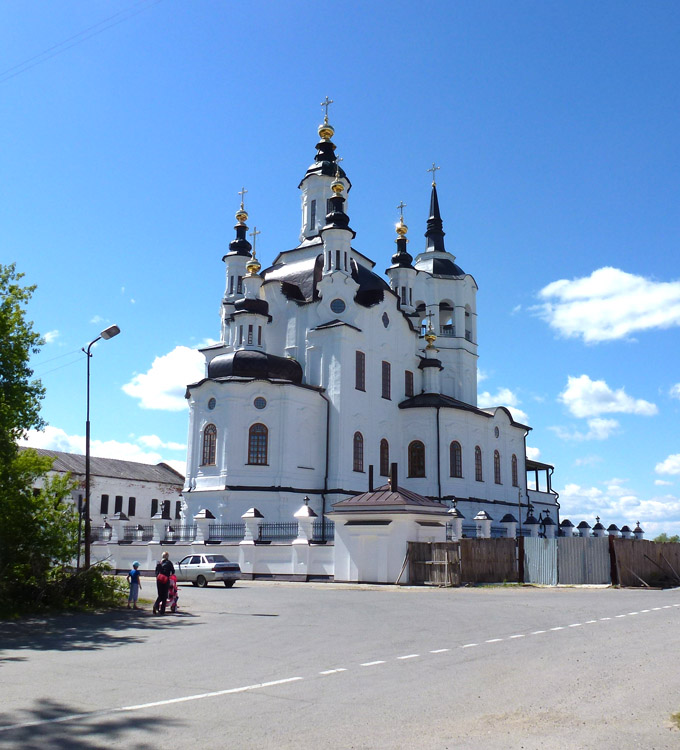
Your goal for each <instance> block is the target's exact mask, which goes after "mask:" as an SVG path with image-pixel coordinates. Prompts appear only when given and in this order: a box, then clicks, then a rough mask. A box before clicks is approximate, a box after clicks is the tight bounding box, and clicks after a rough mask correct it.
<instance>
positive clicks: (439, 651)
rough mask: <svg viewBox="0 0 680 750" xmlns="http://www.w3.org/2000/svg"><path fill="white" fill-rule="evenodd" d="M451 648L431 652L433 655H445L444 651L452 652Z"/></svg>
mask: <svg viewBox="0 0 680 750" xmlns="http://www.w3.org/2000/svg"><path fill="white" fill-rule="evenodd" d="M450 650H451V649H450V648H436V649H435V650H434V651H430V653H431V654H443V653H444V651H450Z"/></svg>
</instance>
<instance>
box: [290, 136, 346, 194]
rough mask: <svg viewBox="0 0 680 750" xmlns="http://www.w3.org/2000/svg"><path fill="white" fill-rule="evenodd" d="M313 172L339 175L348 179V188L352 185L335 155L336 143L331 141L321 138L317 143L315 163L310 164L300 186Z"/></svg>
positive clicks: (327, 175)
mask: <svg viewBox="0 0 680 750" xmlns="http://www.w3.org/2000/svg"><path fill="white" fill-rule="evenodd" d="M313 174H323V175H326V177H335V176H336V175H338V176H339V177H342V178H343V179H345V180H347V183H348V186H347V189H348V190H350V189H351V187H352V183H351V182H350V180H349V177H347V174H346V172H345V170H344V169H343V168H342V167H341V166H340V165H339V164H338V162H337V158H336V156H335V144H334V143H332V142H331V141H324V140H321V141H319V142H318V143H317V144H316V156H315V157H314V163H313V164H310V166H309V168H308V169H307V171H306V172H305V176H304V177H303V178H302V180H300V184H299V185H298V187H299V188H300V187H302V183H303V182H304V181H305V180H306V179H307V178H308V177H310V176H311V175H313Z"/></svg>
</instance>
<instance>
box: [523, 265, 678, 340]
mask: <svg viewBox="0 0 680 750" xmlns="http://www.w3.org/2000/svg"><path fill="white" fill-rule="evenodd" d="M539 297H541V298H542V299H543V300H545V302H544V303H543V304H541V305H539V306H537V307H536V308H534V310H536V311H537V312H538V314H539V315H540V316H541V317H542V318H543V320H545V321H546V322H547V323H548V324H549V325H550V326H551V327H552V328H554V329H555V330H556V331H558V332H559V333H560V334H561V335H562V336H566V337H579V336H580V337H582V338H583V341H584V342H585V343H589V344H592V343H598V342H601V341H612V340H615V339H624V338H628V337H630V335H631V334H633V333H635V332H637V331H646V330H650V329H654V328H670V327H671V326H678V325H680V281H672V282H657V281H652V280H651V279H646V278H645V277H644V276H636V275H634V274H630V273H626V272H625V271H621V270H620V269H618V268H611V267H605V268H599V269H597V270H596V271H593V273H592V274H591V275H590V276H587V277H583V278H579V279H571V280H568V279H560V280H559V281H554V282H553V283H551V284H548V286H546V287H544V288H543V289H541V291H540V292H539Z"/></svg>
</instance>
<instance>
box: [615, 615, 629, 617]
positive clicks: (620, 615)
mask: <svg viewBox="0 0 680 750" xmlns="http://www.w3.org/2000/svg"><path fill="white" fill-rule="evenodd" d="M625 616H626V615H614V617H625Z"/></svg>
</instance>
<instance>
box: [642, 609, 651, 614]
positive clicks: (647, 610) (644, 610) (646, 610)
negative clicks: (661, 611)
mask: <svg viewBox="0 0 680 750" xmlns="http://www.w3.org/2000/svg"><path fill="white" fill-rule="evenodd" d="M643 612H651V610H649V609H641V610H640V614H642V613H643Z"/></svg>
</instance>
